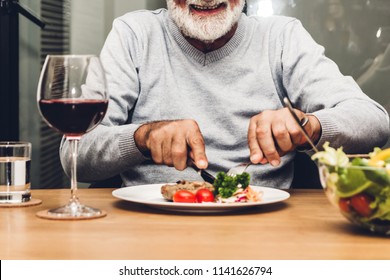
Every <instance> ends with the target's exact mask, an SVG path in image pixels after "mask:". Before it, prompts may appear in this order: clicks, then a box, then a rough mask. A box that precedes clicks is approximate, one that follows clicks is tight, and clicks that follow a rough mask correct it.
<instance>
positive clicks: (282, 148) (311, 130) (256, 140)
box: [248, 108, 321, 166]
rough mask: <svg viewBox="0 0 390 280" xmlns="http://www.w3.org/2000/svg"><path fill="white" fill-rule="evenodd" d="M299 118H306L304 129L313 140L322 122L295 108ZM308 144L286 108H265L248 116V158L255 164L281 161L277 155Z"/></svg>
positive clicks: (314, 140)
mask: <svg viewBox="0 0 390 280" xmlns="http://www.w3.org/2000/svg"><path fill="white" fill-rule="evenodd" d="M295 112H296V113H297V115H298V117H299V118H300V119H303V118H304V117H308V118H309V122H308V123H307V124H306V125H305V130H306V132H307V134H308V135H309V136H310V138H311V139H312V141H313V142H314V143H315V142H317V141H318V139H319V137H320V135H321V124H320V122H319V121H318V119H317V118H316V117H315V116H312V115H305V114H304V113H303V112H301V111H299V110H296V109H295ZM306 144H307V141H306V138H305V137H304V135H303V133H302V132H301V130H300V129H299V127H298V124H297V123H296V122H295V121H294V119H293V117H292V116H291V114H290V112H289V111H288V109H287V108H283V109H280V110H272V111H271V110H269V111H264V112H262V113H260V114H258V115H256V116H254V117H252V118H251V120H250V123H249V129H248V145H249V149H250V159H251V162H252V163H254V164H257V163H262V164H265V163H267V162H269V163H270V164H271V165H272V166H278V165H279V164H280V157H281V156H283V155H285V154H286V153H287V152H290V151H293V150H295V149H296V148H297V147H299V146H305V145H306Z"/></svg>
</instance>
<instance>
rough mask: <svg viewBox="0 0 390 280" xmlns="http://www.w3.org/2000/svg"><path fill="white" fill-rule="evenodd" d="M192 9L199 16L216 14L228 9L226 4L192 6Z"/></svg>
mask: <svg viewBox="0 0 390 280" xmlns="http://www.w3.org/2000/svg"><path fill="white" fill-rule="evenodd" d="M190 8H191V10H192V11H193V12H196V13H199V14H214V13H218V12H220V11H222V10H224V9H225V8H226V4H225V3H220V4H217V5H214V6H200V5H190Z"/></svg>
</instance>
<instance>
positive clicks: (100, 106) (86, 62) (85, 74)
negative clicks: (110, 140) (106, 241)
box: [37, 55, 108, 219]
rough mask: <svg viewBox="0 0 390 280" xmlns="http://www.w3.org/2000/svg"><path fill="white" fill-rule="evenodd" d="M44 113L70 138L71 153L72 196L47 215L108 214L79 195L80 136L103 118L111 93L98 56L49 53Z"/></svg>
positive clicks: (40, 94)
mask: <svg viewBox="0 0 390 280" xmlns="http://www.w3.org/2000/svg"><path fill="white" fill-rule="evenodd" d="M37 102H38V108H39V111H40V114H41V116H42V117H43V119H44V120H45V122H46V123H47V124H48V125H49V126H50V127H51V128H53V129H55V130H57V131H58V132H60V133H62V134H63V135H64V136H65V138H66V139H67V140H68V144H69V150H70V156H71V170H70V173H71V197H70V200H69V202H68V203H67V204H66V205H64V206H62V207H59V208H55V209H50V210H48V211H47V216H48V218H53V219H86V218H97V217H101V216H105V212H104V211H102V210H99V209H95V208H92V207H89V206H85V205H82V204H81V203H80V202H79V199H78V197H77V174H76V171H77V154H78V150H77V149H78V143H79V140H80V138H81V137H82V136H83V135H84V134H85V133H88V132H89V131H90V130H92V129H93V128H95V127H96V126H97V125H98V124H99V123H100V122H101V120H102V119H103V117H104V115H105V113H106V110H107V106H108V94H107V90H106V79H105V74H104V70H103V67H102V64H101V62H100V59H99V57H98V56H94V55H48V56H47V57H46V60H45V63H44V66H43V68H42V72H41V76H40V79H39V84H38V90H37Z"/></svg>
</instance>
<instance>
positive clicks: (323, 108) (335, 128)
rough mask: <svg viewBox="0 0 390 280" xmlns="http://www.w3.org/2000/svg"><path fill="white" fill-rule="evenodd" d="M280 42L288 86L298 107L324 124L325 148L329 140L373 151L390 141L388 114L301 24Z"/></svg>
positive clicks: (285, 33) (355, 149)
mask: <svg viewBox="0 0 390 280" xmlns="http://www.w3.org/2000/svg"><path fill="white" fill-rule="evenodd" d="M280 44H281V47H280V49H282V57H281V59H282V76H283V78H282V81H283V85H284V87H285V89H286V91H287V94H288V96H289V98H290V100H291V101H292V103H293V105H294V106H295V107H296V108H297V109H300V110H302V111H304V112H306V113H312V114H313V115H315V116H316V117H317V118H318V120H319V121H320V123H321V126H322V135H321V138H320V140H319V141H318V143H317V147H318V148H319V149H322V146H323V144H324V143H325V142H326V141H329V142H330V143H331V145H332V146H333V147H340V146H343V147H344V150H345V151H346V152H347V153H367V152H370V151H372V149H373V147H377V146H378V147H381V146H383V145H384V144H385V143H386V141H387V139H388V137H389V116H388V114H387V112H386V110H385V109H384V108H383V107H382V106H381V105H379V104H378V103H377V102H375V101H373V100H372V99H370V98H369V97H368V96H367V95H366V94H364V93H363V92H362V91H361V89H360V88H359V86H358V85H357V83H356V82H355V81H354V80H353V79H352V77H349V76H344V75H343V74H342V73H341V72H340V71H339V68H338V67H337V65H336V64H335V63H334V62H333V61H332V60H330V59H329V58H327V57H326V56H325V55H324V48H323V47H322V46H320V45H318V44H317V43H316V42H315V41H314V40H313V39H312V37H311V36H310V35H309V33H308V32H307V31H306V30H305V29H304V27H303V26H302V25H301V23H300V22H299V21H298V20H294V21H290V22H289V23H288V24H287V25H286V26H285V28H284V31H283V32H282V34H281V36H280Z"/></svg>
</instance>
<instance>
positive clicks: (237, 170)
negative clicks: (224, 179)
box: [226, 161, 252, 176]
mask: <svg viewBox="0 0 390 280" xmlns="http://www.w3.org/2000/svg"><path fill="white" fill-rule="evenodd" d="M251 164H252V163H251V162H249V161H248V162H243V163H240V164H238V165H236V166H234V167H232V168H230V169H229V170H228V172H227V173H226V174H227V175H229V176H236V175H239V174H242V173H244V172H245V170H246V169H247V167H248V166H249V165H251Z"/></svg>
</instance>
